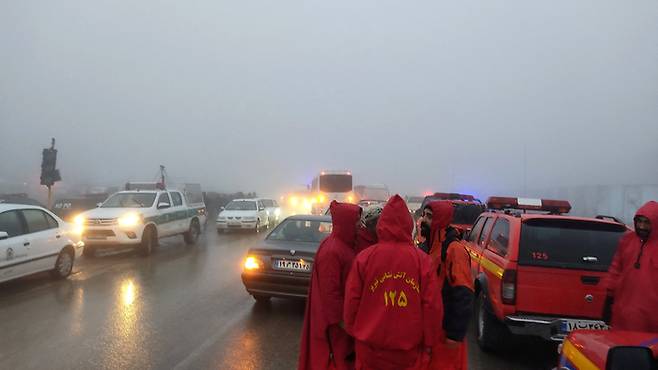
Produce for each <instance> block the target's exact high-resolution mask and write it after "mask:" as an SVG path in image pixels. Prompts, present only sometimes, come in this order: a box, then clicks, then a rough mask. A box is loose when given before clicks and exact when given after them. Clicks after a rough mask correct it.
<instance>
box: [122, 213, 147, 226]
mask: <svg viewBox="0 0 658 370" xmlns="http://www.w3.org/2000/svg"><path fill="white" fill-rule="evenodd" d="M117 221H118V222H119V226H124V227H125V226H135V225H137V224H139V223H140V222H142V217H141V216H140V215H138V214H136V213H129V214H127V215H124V216H122V217H119V219H118V220H117Z"/></svg>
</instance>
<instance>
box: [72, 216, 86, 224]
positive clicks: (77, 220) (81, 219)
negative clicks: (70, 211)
mask: <svg viewBox="0 0 658 370" xmlns="http://www.w3.org/2000/svg"><path fill="white" fill-rule="evenodd" d="M73 223H74V224H75V225H76V226H82V225H84V224H85V217H84V216H83V215H77V216H75V217H73Z"/></svg>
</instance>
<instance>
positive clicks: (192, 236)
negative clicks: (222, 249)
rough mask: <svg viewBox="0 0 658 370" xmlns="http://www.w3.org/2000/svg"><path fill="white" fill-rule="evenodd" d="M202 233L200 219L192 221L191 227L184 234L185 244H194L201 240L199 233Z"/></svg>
mask: <svg viewBox="0 0 658 370" xmlns="http://www.w3.org/2000/svg"><path fill="white" fill-rule="evenodd" d="M200 234H201V227H200V226H199V221H198V220H197V219H194V220H192V222H190V228H189V229H188V230H187V232H185V234H183V239H184V240H185V244H187V245H194V244H196V242H197V241H198V240H199V235H200Z"/></svg>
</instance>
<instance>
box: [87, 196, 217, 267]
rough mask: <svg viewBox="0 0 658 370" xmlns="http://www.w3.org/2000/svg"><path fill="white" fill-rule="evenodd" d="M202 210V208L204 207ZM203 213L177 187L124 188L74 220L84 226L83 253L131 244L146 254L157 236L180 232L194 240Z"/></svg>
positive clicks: (189, 240) (154, 243) (200, 224)
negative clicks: (188, 201) (154, 188)
mask: <svg viewBox="0 0 658 370" xmlns="http://www.w3.org/2000/svg"><path fill="white" fill-rule="evenodd" d="M204 211H205V210H204ZM202 217H205V214H204V215H201V214H200V213H199V209H198V208H197V207H191V206H189V205H188V203H187V200H186V198H185V196H184V195H183V193H182V192H180V191H178V190H171V191H169V190H167V189H162V190H127V191H121V192H118V193H115V194H113V195H111V196H110V197H109V198H108V199H107V200H106V201H105V202H103V203H102V204H101V205H100V206H99V207H98V208H95V209H92V210H89V211H86V212H83V213H82V214H80V215H79V216H77V217H76V218H75V223H76V224H77V225H79V226H80V227H82V228H83V232H82V239H83V241H84V242H85V255H87V256H92V255H94V253H95V251H96V249H97V248H99V247H106V248H110V247H113V246H134V247H135V248H136V249H137V250H139V251H140V252H141V253H142V254H143V255H148V254H150V253H151V252H152V250H153V248H154V247H156V246H157V244H158V240H159V239H160V238H164V237H168V236H174V235H183V237H184V240H185V242H186V243H187V244H195V243H196V242H197V239H198V237H199V235H200V233H201V226H202Z"/></svg>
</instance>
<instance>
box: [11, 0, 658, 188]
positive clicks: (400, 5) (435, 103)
mask: <svg viewBox="0 0 658 370" xmlns="http://www.w3.org/2000/svg"><path fill="white" fill-rule="evenodd" d="M0 46H1V48H0V50H2V54H1V57H0V158H1V160H0V180H4V181H7V182H13V181H16V182H23V181H26V182H38V174H39V164H40V160H41V159H40V152H41V149H42V148H43V147H45V146H47V145H48V143H49V138H50V137H51V136H54V137H56V138H57V140H58V148H59V165H58V167H59V168H60V169H61V171H62V174H63V177H64V179H65V180H66V182H67V183H75V182H90V183H95V184H105V183H107V184H118V183H122V182H124V181H126V180H128V179H133V180H152V178H153V175H154V174H155V172H156V171H157V167H158V165H159V164H164V165H166V166H167V169H168V172H169V174H170V175H171V176H172V177H174V178H175V179H178V180H179V181H188V182H201V183H202V184H203V186H204V188H206V189H212V190H227V191H228V190H256V191H259V192H261V193H266V194H272V195H274V194H276V193H277V192H279V191H283V190H285V189H287V188H289V187H291V186H298V185H301V184H304V183H307V182H309V181H310V179H311V178H312V176H313V175H314V174H315V173H317V172H319V171H320V170H321V169H350V170H352V171H353V173H354V176H355V183H366V184H367V183H385V184H388V186H389V187H390V188H391V189H392V190H394V191H400V192H403V193H421V192H423V191H427V190H452V191H465V192H475V193H478V194H483V193H484V194H490V193H491V192H493V191H501V190H502V191H504V190H506V189H519V188H520V187H521V186H522V185H523V184H524V183H525V185H526V186H527V187H531V188H542V187H552V186H564V185H584V184H649V183H652V184H655V183H658V166H657V165H656V158H657V157H658V149H657V146H656V142H657V140H658V2H656V1H655V0H636V1H632V2H624V1H603V0H600V1H550V2H548V1H546V2H535V1H532V2H530V1H484V0H473V1H467V2H436V1H417V2H410V1H382V0H377V1H374V0H373V1H370V0H368V1H365V0H363V1H344V0H336V1H309V0H307V1H270V2H254V1H235V2H228V1H214V0H213V1H211V0H206V1H162V0H158V1H154V0H142V1H83V0H78V1H27V0H26V1H12V0H6V1H3V2H1V3H0ZM524 153H525V155H524Z"/></svg>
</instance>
